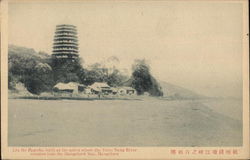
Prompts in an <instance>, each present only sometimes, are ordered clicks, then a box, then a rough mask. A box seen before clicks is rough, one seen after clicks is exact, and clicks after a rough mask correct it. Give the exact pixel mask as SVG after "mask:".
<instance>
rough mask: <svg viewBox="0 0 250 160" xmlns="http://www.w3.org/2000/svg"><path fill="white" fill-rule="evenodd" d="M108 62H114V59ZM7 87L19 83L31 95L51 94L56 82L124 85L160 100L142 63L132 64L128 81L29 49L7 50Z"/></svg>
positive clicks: (112, 70) (98, 68) (95, 66)
mask: <svg viewBox="0 0 250 160" xmlns="http://www.w3.org/2000/svg"><path fill="white" fill-rule="evenodd" d="M111 60H115V61H118V59H117V58H116V57H112V58H111ZM8 65H9V75H8V85H9V89H12V90H13V89H15V84H16V83H18V82H21V83H23V84H24V85H25V87H26V88H27V90H28V91H29V92H31V93H33V94H40V93H42V92H48V91H51V90H52V88H53V86H54V85H55V84H57V83H58V82H64V83H67V82H79V83H82V84H85V85H91V84H93V83H94V82H107V83H108V85H110V86H112V87H116V86H121V85H124V84H125V83H124V81H127V82H131V83H126V84H127V86H131V87H134V88H135V89H136V90H137V92H138V94H143V93H144V92H148V93H149V94H150V95H153V96H162V95H163V93H162V91H161V89H160V86H159V85H158V83H157V81H156V80H155V78H154V77H153V76H152V75H151V73H150V68H149V65H148V64H146V62H145V60H136V61H135V64H134V65H133V68H132V69H133V73H132V76H131V77H130V78H129V76H128V75H125V74H124V73H122V72H121V71H120V70H119V69H117V68H116V67H115V66H112V67H106V66H105V65H102V64H100V63H95V64H93V65H91V66H89V67H86V68H84V67H83V66H82V60H81V59H76V60H75V61H69V60H52V59H51V58H50V56H49V55H48V54H46V53H44V52H38V53H37V52H35V51H34V50H33V49H28V48H24V47H17V46H14V45H10V46H9V54H8Z"/></svg>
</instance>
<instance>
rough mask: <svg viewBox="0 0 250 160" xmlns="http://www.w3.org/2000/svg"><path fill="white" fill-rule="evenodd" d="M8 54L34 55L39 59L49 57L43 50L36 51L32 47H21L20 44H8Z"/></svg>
mask: <svg viewBox="0 0 250 160" xmlns="http://www.w3.org/2000/svg"><path fill="white" fill-rule="evenodd" d="M8 55H9V56H13V55H18V56H20V57H21V56H22V57H26V58H27V57H34V58H39V59H46V58H49V57H50V55H49V54H47V53H45V52H41V51H40V52H36V51H35V50H34V49H33V48H26V47H21V46H16V45H12V44H10V45H9V47H8Z"/></svg>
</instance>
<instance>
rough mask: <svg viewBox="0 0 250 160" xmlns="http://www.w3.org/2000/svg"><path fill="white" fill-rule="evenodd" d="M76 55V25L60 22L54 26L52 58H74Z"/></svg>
mask: <svg viewBox="0 0 250 160" xmlns="http://www.w3.org/2000/svg"><path fill="white" fill-rule="evenodd" d="M78 57H79V55H78V40H77V30H76V26H74V25H68V24H61V25H57V26H56V31H55V36H54V43H53V54H52V58H53V59H61V60H62V59H69V60H75V59H77V58H78Z"/></svg>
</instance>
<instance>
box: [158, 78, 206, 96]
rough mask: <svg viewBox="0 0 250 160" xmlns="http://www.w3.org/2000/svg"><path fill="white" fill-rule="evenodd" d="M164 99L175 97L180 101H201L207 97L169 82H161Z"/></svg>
mask: <svg viewBox="0 0 250 160" xmlns="http://www.w3.org/2000/svg"><path fill="white" fill-rule="evenodd" d="M160 85H161V88H162V91H163V93H164V95H163V96H164V97H173V98H180V99H200V98H205V96H203V95H200V94H198V93H195V92H194V91H191V90H189V89H186V88H183V87H180V86H177V85H173V84H170V83H167V82H162V81H161V82H160Z"/></svg>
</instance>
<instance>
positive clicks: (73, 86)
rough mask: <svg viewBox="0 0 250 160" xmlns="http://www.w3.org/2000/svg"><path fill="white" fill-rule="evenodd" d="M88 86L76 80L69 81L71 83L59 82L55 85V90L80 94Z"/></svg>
mask: <svg viewBox="0 0 250 160" xmlns="http://www.w3.org/2000/svg"><path fill="white" fill-rule="evenodd" d="M85 88H86V86H85V85H83V84H79V83H76V82H69V83H61V82H60V83H57V84H56V85H55V86H54V87H53V91H54V92H56V93H74V94H78V93H80V92H83V91H84V90H85Z"/></svg>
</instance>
